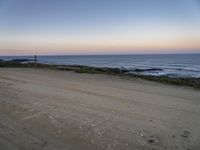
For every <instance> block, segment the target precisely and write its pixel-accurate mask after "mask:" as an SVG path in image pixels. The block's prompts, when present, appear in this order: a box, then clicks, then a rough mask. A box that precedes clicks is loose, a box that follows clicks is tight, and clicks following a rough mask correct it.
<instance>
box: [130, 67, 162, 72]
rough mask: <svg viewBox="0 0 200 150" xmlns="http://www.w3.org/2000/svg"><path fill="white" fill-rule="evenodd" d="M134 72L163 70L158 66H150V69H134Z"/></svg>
mask: <svg viewBox="0 0 200 150" xmlns="http://www.w3.org/2000/svg"><path fill="white" fill-rule="evenodd" d="M134 71H135V72H145V71H163V69H160V68H150V69H135V70H134Z"/></svg>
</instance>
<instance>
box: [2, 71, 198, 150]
mask: <svg viewBox="0 0 200 150" xmlns="http://www.w3.org/2000/svg"><path fill="white" fill-rule="evenodd" d="M22 149H24V150H30V149H31V150H40V149H42V150H49V149H51V150H68V149H70V150H94V149H99V150H101V149H102V150H112V149H113V150H133V149H134V150H137V149H138V150H167V149H169V150H177V149H178V150H199V149H200V90H195V89H192V88H181V87H178V86H171V85H164V84H160V83H156V82H149V81H144V80H141V79H135V80H125V79H122V78H120V77H116V76H110V75H97V74H95V75H91V74H90V75H89V74H78V73H74V72H67V71H56V70H48V69H30V68H29V69H28V68H26V69H23V68H15V69H14V68H1V69H0V150H22Z"/></svg>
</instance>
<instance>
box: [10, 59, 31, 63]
mask: <svg viewBox="0 0 200 150" xmlns="http://www.w3.org/2000/svg"><path fill="white" fill-rule="evenodd" d="M28 61H32V60H31V59H12V60H9V61H7V62H11V63H22V62H28Z"/></svg>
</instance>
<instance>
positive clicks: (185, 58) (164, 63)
mask: <svg viewBox="0 0 200 150" xmlns="http://www.w3.org/2000/svg"><path fill="white" fill-rule="evenodd" d="M19 58H28V59H33V57H31V56H23V57H22V56H18V57H0V59H19ZM38 60H39V62H41V63H48V64H67V65H73V64H79V65H87V66H95V67H112V68H116V67H117V68H122V67H123V68H126V69H128V70H130V71H132V72H133V73H135V72H134V70H135V69H152V68H159V69H162V70H154V71H144V72H142V74H146V75H155V76H161V75H167V76H172V77H197V78H199V77H200V54H169V55H168V54H167V55H166V54H165V55H164V54H163V55H89V56H38Z"/></svg>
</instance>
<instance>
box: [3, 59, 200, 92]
mask: <svg viewBox="0 0 200 150" xmlns="http://www.w3.org/2000/svg"><path fill="white" fill-rule="evenodd" d="M27 61H32V60H28V59H14V60H11V61H3V60H1V61H0V68H1V67H2V68H5V67H8V68H12V67H13V68H23V67H24V68H40V69H56V70H63V71H74V72H76V73H88V74H107V75H116V76H120V77H125V78H130V79H133V78H140V79H144V80H149V81H155V82H160V83H164V84H172V85H177V86H189V87H193V88H196V89H200V78H193V77H185V78H183V77H169V76H153V75H144V74H133V73H129V71H128V70H126V69H125V68H108V67H92V66H84V65H52V64H44V63H37V64H36V63H34V62H27ZM154 69H158V68H154ZM136 71H138V72H141V71H145V70H144V69H136Z"/></svg>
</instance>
